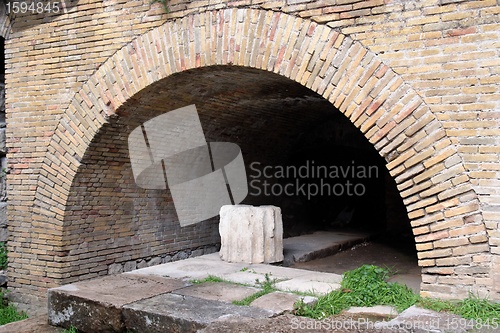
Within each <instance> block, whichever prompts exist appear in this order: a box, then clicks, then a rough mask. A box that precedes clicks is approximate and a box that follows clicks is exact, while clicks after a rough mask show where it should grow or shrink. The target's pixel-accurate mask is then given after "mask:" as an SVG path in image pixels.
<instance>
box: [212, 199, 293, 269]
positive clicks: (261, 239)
mask: <svg viewBox="0 0 500 333" xmlns="http://www.w3.org/2000/svg"><path fill="white" fill-rule="evenodd" d="M219 232H220V235H221V249H220V252H219V253H220V257H221V259H222V260H224V261H227V262H245V263H252V264H258V263H274V262H280V261H283V221H282V218H281V209H280V208H279V207H275V206H261V207H254V206H247V205H234V206H233V205H226V206H222V208H221V210H220V224H219Z"/></svg>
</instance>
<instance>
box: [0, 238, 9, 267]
mask: <svg viewBox="0 0 500 333" xmlns="http://www.w3.org/2000/svg"><path fill="white" fill-rule="evenodd" d="M7 263H8V259H7V244H5V243H4V242H0V270H2V269H7Z"/></svg>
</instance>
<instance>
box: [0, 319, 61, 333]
mask: <svg viewBox="0 0 500 333" xmlns="http://www.w3.org/2000/svg"><path fill="white" fill-rule="evenodd" d="M0 333H61V329H60V328H58V327H54V326H51V325H49V324H48V323H47V315H38V316H33V317H30V318H28V319H25V320H22V321H17V322H14V323H10V324H6V325H2V326H0Z"/></svg>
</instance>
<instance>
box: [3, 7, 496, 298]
mask: <svg viewBox="0 0 500 333" xmlns="http://www.w3.org/2000/svg"><path fill="white" fill-rule="evenodd" d="M250 5H251V6H250ZM250 7H252V8H250ZM499 13H500V6H499V4H498V2H497V1H496V0H483V1H461V2H446V3H444V2H443V1H438V0H430V1H404V2H403V1H357V0H352V1H351V0H345V1H344V0H343V1H331V2H325V1H300V2H298V1H273V2H264V1H252V2H251V4H250V1H246V0H243V1H237V2H234V1H224V0H217V1H184V0H177V1H171V5H170V13H169V14H165V13H164V12H163V9H162V7H161V5H159V4H156V5H152V6H151V5H150V3H149V1H148V0H143V1H125V0H112V1H105V2H103V1H98V0H80V1H79V2H78V4H77V5H76V6H75V7H73V8H70V9H69V10H68V12H67V13H65V14H62V15H60V16H58V17H57V18H55V19H53V20H52V21H50V22H46V23H43V22H39V24H37V25H36V28H35V26H32V27H24V28H22V27H21V26H19V27H17V28H16V25H15V24H14V26H13V27H12V30H11V32H10V35H8V33H6V35H8V36H9V38H8V40H7V50H6V56H7V65H6V85H7V102H6V106H7V120H8V128H7V137H8V149H9V153H8V157H9V167H10V169H11V174H10V175H9V177H8V187H9V203H10V204H11V205H10V207H9V214H10V225H9V231H10V233H11V238H10V241H9V249H10V259H11V262H10V264H9V265H10V266H9V274H10V282H9V285H10V286H12V287H13V290H14V292H15V293H14V294H17V295H20V293H22V294H23V295H24V296H34V297H43V296H44V295H45V291H46V288H49V287H53V286H56V285H59V284H61V283H65V282H70V281H73V280H75V279H83V278H89V277H92V276H97V275H100V274H106V272H107V271H108V270H109V268H110V267H111V265H113V264H116V263H121V262H123V263H125V262H129V261H133V260H136V261H137V260H141V258H147V257H153V256H158V255H160V254H161V253H160V252H162V251H163V252H164V254H165V253H166V252H168V251H177V250H182V249H185V248H189V247H193V246H194V247H200V246H201V247H202V246H204V245H208V243H210V242H213V241H214V239H213V238H210V236H209V235H211V231H210V230H211V229H210V226H209V225H210V224H209V223H207V225H205V227H204V228H202V227H200V230H189V231H185V234H182V233H181V236H179V238H178V239H172V238H171V237H170V236H169V235H171V234H172V233H176V232H178V231H176V230H175V228H174V227H173V226H172V225H171V226H170V227H166V228H165V229H163V230H158V229H155V227H154V226H153V224H154V223H153V222H151V223H150V224H148V223H145V224H135V228H137V227H142V228H144V229H143V230H144V233H142V234H141V235H143V236H141V237H143V238H142V239H140V240H138V242H143V243H147V242H151V247H149V248H147V249H146V248H141V246H137V247H135V248H134V246H133V245H131V244H126V243H120V242H118V241H117V242H114V241H112V239H114V238H113V236H111V235H110V233H112V234H113V235H117V237H118V238H120V237H122V238H124V237H129V236H132V234H133V233H134V232H135V230H134V229H133V228H134V224H133V223H130V220H131V219H133V216H134V211H133V210H132V211H131V210H127V209H129V208H130V207H133V205H132V206H130V202H129V203H128V204H125V203H124V202H125V201H126V200H124V201H120V200H119V198H118V197H117V196H114V194H115V193H116V192H115V191H116V190H118V189H119V190H120V191H122V193H125V192H126V191H127V189H131V188H132V186H133V184H131V183H130V174H127V171H126V169H127V168H126V165H125V163H126V161H125V160H124V159H123V156H124V149H125V148H124V141H125V140H126V131H124V130H119V126H123V127H126V126H131V125H132V124H134V123H133V122H131V123H127V120H126V119H127V115H129V114H139V111H138V110H140V109H141V105H134V103H135V101H138V100H139V99H140V96H141V94H144V91H145V90H144V89H148V87H152V85H154V84H155V83H158V85H156V86H155V87H156V88H155V89H159V90H158V91H161V87H160V83H161V82H163V81H162V80H163V79H165V82H168V78H169V77H170V75H172V74H174V73H179V72H183V71H186V70H189V69H193V68H197V67H204V66H211V65H233V66H246V67H253V68H257V69H262V70H265V71H268V72H274V73H278V74H280V75H282V76H284V77H286V78H289V79H291V80H293V81H296V82H299V83H301V84H302V85H304V86H306V87H308V88H311V89H312V90H314V91H316V92H318V93H319V94H320V95H322V96H323V97H324V98H325V99H326V100H328V101H330V102H331V103H332V104H333V105H334V106H335V107H336V108H338V109H339V110H340V111H341V112H343V113H344V114H345V115H346V116H347V117H349V119H351V121H352V122H353V123H354V124H355V125H356V126H357V127H358V128H360V130H361V131H362V132H363V133H364V135H365V136H366V138H367V139H368V140H369V141H370V142H371V143H372V144H373V145H374V146H375V147H376V149H377V150H378V151H379V152H380V154H381V155H382V156H383V157H384V158H385V159H386V161H387V163H388V164H387V167H388V169H389V172H390V173H391V175H392V176H393V177H394V178H395V180H396V183H397V186H398V188H399V190H400V191H401V195H402V197H403V199H404V202H405V204H406V206H407V210H408V215H409V217H410V218H411V219H412V225H413V226H414V227H415V228H418V229H416V232H415V234H416V235H417V242H418V244H419V251H420V252H419V259H420V260H419V263H420V265H422V266H423V267H425V268H424V279H423V281H424V282H423V285H422V288H423V293H424V294H425V295H434V296H446V297H450V295H456V296H460V295H466V294H467V292H468V291H469V290H476V291H481V292H483V293H489V294H490V296H491V297H493V298H499V297H500V291H499V288H500V287H498V285H499V284H498V281H499V280H500V277H499V275H498V274H499V273H498V272H499V271H500V270H499V269H498V263H499V259H498V257H499V255H500V236H499V235H498V233H496V232H495V231H496V230H498V227H499V224H500V213H499V206H498V202H500V181H499V180H498V179H499V177H498V173H499V171H500V161H499V157H498V153H499V150H498V148H497V146H498V144H499V143H500V142H499V140H500V136H499V135H498V127H499V125H500V124H499V121H500V117H499V109H500V99H499V98H498V96H499V92H500V84H499V82H500V79H499V78H500V62H499V61H498V59H499V48H498V33H499V30H500V23H499V16H498V14H499ZM471 17H474V19H471ZM5 22H7V21H6V20H5V19H3V20H2V21H0V31H8V29H7V28H6V27H8V24H6V23H5ZM1 29H3V30H1ZM35 36H36V37H35ZM151 96H152V95H151ZM162 110H164V109H161V108H157V109H156V111H155V112H161V111H162ZM153 113H154V112H153V111H152V112H151V113H149V115H152V114H153ZM147 115H148V113H147V112H146V113H144V117H145V118H144V119H146V117H147ZM217 117H221V119H223V118H224V116H217ZM137 119H139V118H137ZM135 121H136V122H137V121H138V120H135ZM120 124H121V125H120ZM107 130H109V132H106V131H107ZM106 133H107V134H106ZM214 133H215V131H214ZM234 135H236V134H234ZM99 158H101V164H99V161H98V160H99ZM90 162H93V163H94V164H90ZM90 189H94V192H92V191H91V190H90ZM132 192H133V191H132ZM150 194H151V193H147V191H145V192H144V193H142V194H137V193H136V194H135V195H138V197H139V198H141V197H143V198H146V197H148V196H149V195H150ZM151 195H152V196H150V197H149V198H150V199H148V200H159V201H161V200H163V201H166V202H167V203H168V200H169V198H168V196H166V195H165V194H151ZM96 198H97V199H96ZM99 198H101V200H102V202H101V203H102V204H99V202H100V201H99ZM110 198H111V199H112V200H111V201H109V200H107V199H110ZM151 198H154V199H151ZM91 200H97V203H96V202H94V204H96V205H97V206H89V202H90V201H91ZM133 200H136V199H133ZM133 200H132V201H133ZM133 202H135V204H136V205H137V207H138V208H137V212H140V213H138V215H137V216H142V217H144V220H141V221H152V219H151V218H150V217H151V216H150V217H149V218H148V214H150V213H151V212H150V211H149V209H151V208H150V207H149V206H148V205H147V204H146V203H147V202H150V201H147V200H143V201H141V200H136V201H133ZM94 204H93V205H94ZM141 204H144V206H141ZM127 205H128V206H127ZM167 206H168V204H167ZM110 207H113V208H112V209H111V208H110ZM127 207H128V208H127ZM125 208H127V209H125ZM117 211H120V214H118V215H119V216H121V217H120V219H118V217H117V218H116V220H113V217H112V216H113V215H115V214H116V213H117ZM141 214H142V215H141ZM164 215H165V216H167V219H169V218H170V219H171V217H168V216H169V213H168V209H167V208H165V211H164ZM127 219H128V222H127ZM170 221H172V220H170ZM200 232H201V234H203V235H205V236H206V237H205V236H202V237H200ZM87 234H88V235H89V236H88V237H91V238H88V239H87V238H86V237H87V236H86V235H87ZM146 235H149V236H146ZM169 237H170V238H169ZM169 239H170V241H171V243H172V244H171V245H169V246H168V248H167V249H165V248H164V249H161V248H162V246H163V245H162V244H164V243H165V242H166V241H167V240H169ZM466 241H467V243H466ZM89 242H90V243H89ZM469 243H470V245H467V244H469ZM169 244H170V243H169ZM431 246H432V247H431ZM120 257H122V258H120ZM478 257H481V258H491V260H488V261H485V262H483V263H481V264H478V263H477V262H476V261H474V258H478ZM449 267H456V269H453V270H449ZM459 267H462V268H464V269H462V270H460V269H459ZM478 267H479V268H478ZM444 268H446V270H444ZM465 268H470V269H465ZM436 272H442V273H436ZM436 274H443V275H445V277H446V278H442V279H440V277H437V278H435V275H436ZM461 277H462V278H463V279H460V278H461ZM457 281H460V283H459V282H457ZM19 299H20V298H19Z"/></svg>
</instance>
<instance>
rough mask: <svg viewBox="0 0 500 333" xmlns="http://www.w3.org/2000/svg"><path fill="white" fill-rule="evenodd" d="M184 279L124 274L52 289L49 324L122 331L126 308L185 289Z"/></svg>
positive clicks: (50, 291)
mask: <svg viewBox="0 0 500 333" xmlns="http://www.w3.org/2000/svg"><path fill="white" fill-rule="evenodd" d="M184 286H186V284H185V283H184V282H182V281H180V280H174V279H168V278H161V277H156V276H148V277H146V276H135V275H132V274H121V275H114V276H107V277H104V278H101V279H96V280H91V281H84V282H79V283H74V284H70V285H66V286H63V287H59V288H53V289H50V290H49V295H48V296H49V300H48V314H49V323H50V324H52V325H57V326H62V327H66V328H68V327H69V326H70V325H72V326H74V327H75V328H77V329H79V330H82V331H84V332H108V331H120V330H122V329H123V328H124V326H123V321H122V317H121V316H122V307H123V306H124V305H125V304H129V303H132V302H135V301H138V300H141V299H143V298H148V297H152V296H155V295H158V294H160V293H165V292H170V291H173V290H175V289H179V288H183V287H184Z"/></svg>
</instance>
